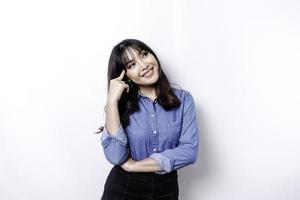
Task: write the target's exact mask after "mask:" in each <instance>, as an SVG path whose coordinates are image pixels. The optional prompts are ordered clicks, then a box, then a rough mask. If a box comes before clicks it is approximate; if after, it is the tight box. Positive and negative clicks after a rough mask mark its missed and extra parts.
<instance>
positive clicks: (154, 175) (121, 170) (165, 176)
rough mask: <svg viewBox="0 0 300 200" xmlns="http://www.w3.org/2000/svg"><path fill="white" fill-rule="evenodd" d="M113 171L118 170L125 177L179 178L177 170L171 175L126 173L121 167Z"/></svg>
mask: <svg viewBox="0 0 300 200" xmlns="http://www.w3.org/2000/svg"><path fill="white" fill-rule="evenodd" d="M113 169H115V170H118V171H119V172H121V173H122V174H124V175H127V176H143V177H151V176H152V177H158V178H160V177H164V178H168V177H170V178H171V177H177V170H173V171H171V172H169V173H166V174H156V173H155V172H128V171H125V170H124V169H123V168H122V167H121V166H118V165H115V166H114V167H113Z"/></svg>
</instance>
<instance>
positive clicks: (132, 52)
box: [123, 47, 142, 61]
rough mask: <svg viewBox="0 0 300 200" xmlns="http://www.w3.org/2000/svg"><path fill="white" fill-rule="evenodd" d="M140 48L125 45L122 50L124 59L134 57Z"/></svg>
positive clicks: (139, 51)
mask: <svg viewBox="0 0 300 200" xmlns="http://www.w3.org/2000/svg"><path fill="white" fill-rule="evenodd" d="M141 51H142V49H138V48H133V47H127V48H126V49H125V51H124V53H123V54H124V56H125V60H126V61H130V60H133V59H134V58H135V57H138V56H139V54H140V53H141Z"/></svg>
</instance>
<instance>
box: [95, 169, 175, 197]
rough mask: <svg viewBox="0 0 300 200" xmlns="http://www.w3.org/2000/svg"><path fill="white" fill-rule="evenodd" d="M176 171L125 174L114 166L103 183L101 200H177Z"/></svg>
mask: <svg viewBox="0 0 300 200" xmlns="http://www.w3.org/2000/svg"><path fill="white" fill-rule="evenodd" d="M178 194H179V188H178V177H177V171H172V172H170V173H167V174H163V175H158V174H155V173H154V172H127V171H125V170H124V169H123V168H122V167H120V166H114V167H113V168H112V169H111V171H110V173H109V175H108V177H107V180H106V182H105V186H104V192H103V195H102V198H101V200H178Z"/></svg>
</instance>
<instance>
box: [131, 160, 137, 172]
mask: <svg viewBox="0 0 300 200" xmlns="http://www.w3.org/2000/svg"><path fill="white" fill-rule="evenodd" d="M137 162H138V161H134V162H133V163H132V164H131V165H130V172H137V171H138V170H137V169H138V163H137Z"/></svg>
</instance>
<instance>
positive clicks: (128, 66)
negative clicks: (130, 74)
mask: <svg viewBox="0 0 300 200" xmlns="http://www.w3.org/2000/svg"><path fill="white" fill-rule="evenodd" d="M132 66H135V63H131V64H128V65H127V69H130V68H131V67H132Z"/></svg>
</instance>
